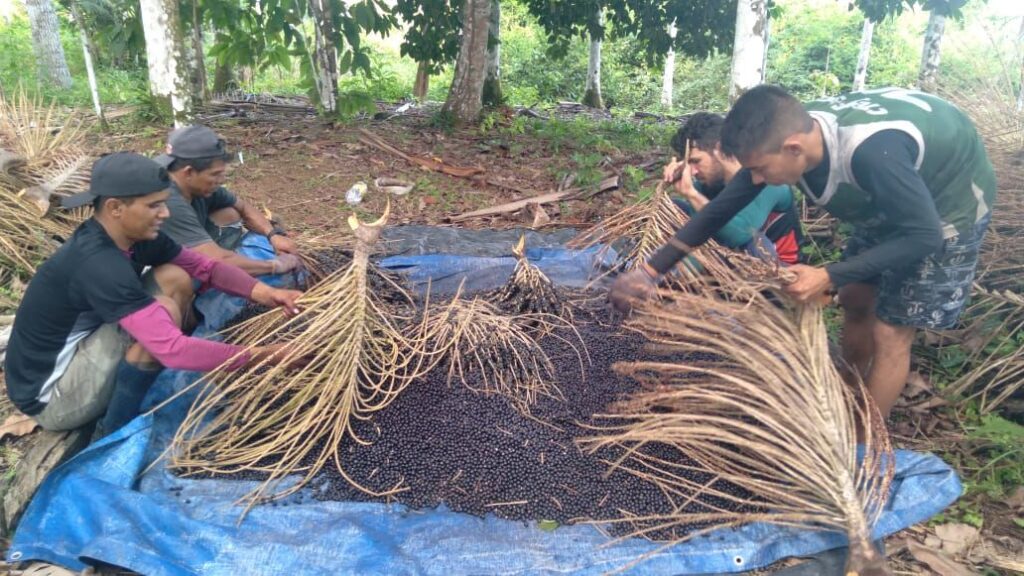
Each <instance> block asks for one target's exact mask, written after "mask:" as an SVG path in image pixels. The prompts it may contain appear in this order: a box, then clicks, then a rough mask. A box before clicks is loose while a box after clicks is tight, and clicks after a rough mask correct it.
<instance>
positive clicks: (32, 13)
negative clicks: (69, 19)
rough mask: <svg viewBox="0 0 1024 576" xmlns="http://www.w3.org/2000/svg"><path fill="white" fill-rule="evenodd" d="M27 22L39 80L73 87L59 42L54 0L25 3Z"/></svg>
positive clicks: (27, 1) (58, 26)
mask: <svg viewBox="0 0 1024 576" xmlns="http://www.w3.org/2000/svg"><path fill="white" fill-rule="evenodd" d="M25 9H26V11H27V12H28V22H29V25H30V26H31V27H32V48H33V50H34V51H35V53H36V65H37V66H38V68H39V76H40V79H43V78H45V79H46V81H47V82H49V83H50V84H53V85H54V86H57V87H58V88H71V72H69V71H68V62H67V60H66V59H65V58H64V46H63V45H62V44H61V43H60V20H58V19H57V11H56V10H55V9H54V7H53V0H25Z"/></svg>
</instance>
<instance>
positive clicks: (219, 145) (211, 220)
mask: <svg viewBox="0 0 1024 576" xmlns="http://www.w3.org/2000/svg"><path fill="white" fill-rule="evenodd" d="M230 158H231V157H230V155H229V154H228V152H227V148H226V147H225V144H224V140H223V139H222V138H220V137H219V136H217V134H216V133H215V132H214V131H213V130H211V129H209V128H207V127H206V126H200V125H194V126H186V127H184V128H179V129H177V130H175V131H174V132H172V133H171V136H170V138H169V139H168V143H167V153H166V154H161V155H160V156H157V157H156V158H155V160H156V161H157V163H159V164H161V165H162V166H164V167H166V168H167V171H168V172H169V173H170V176H171V181H172V183H171V196H170V197H169V198H168V199H167V209H168V210H170V213H171V216H170V218H168V219H167V221H166V222H165V223H164V226H163V230H164V232H165V233H167V235H168V236H170V237H171V238H172V239H173V240H175V241H176V242H178V243H179V244H181V245H182V246H186V247H188V248H191V249H193V250H195V251H196V252H199V253H201V254H204V255H206V256H208V257H210V258H213V259H214V260H222V261H224V262H228V263H230V264H234V265H235V266H238V267H239V268H241V269H242V270H245V271H246V272H248V273H249V274H252V275H254V276H257V275H260V274H280V273H282V272H289V271H292V270H294V269H295V268H297V267H298V266H299V265H300V261H299V258H298V255H297V252H298V250H297V248H296V246H295V242H294V241H292V240H291V239H290V238H288V236H287V233H286V232H285V231H284V230H283V229H281V228H280V227H277V226H274V225H273V224H271V223H270V222H269V221H268V220H267V219H266V218H265V217H264V216H263V214H261V213H260V211H259V210H257V209H256V207H255V206H252V205H250V204H249V203H247V202H246V201H245V200H242V199H241V198H238V197H237V196H235V195H234V194H232V193H231V192H228V190H227V189H226V188H224V177H225V173H226V172H227V163H228V161H229V160H230ZM243 224H244V225H245V228H246V229H248V230H250V231H252V232H255V233H257V234H262V235H264V236H266V237H267V238H268V239H269V241H270V245H271V246H272V247H273V248H274V251H275V252H276V254H277V255H276V257H274V258H273V259H271V260H255V259H252V258H246V257H245V256H242V255H241V254H238V253H236V252H234V250H235V249H236V248H238V245H239V243H240V242H241V240H242V235H243V234H244V232H243V230H242V225H243Z"/></svg>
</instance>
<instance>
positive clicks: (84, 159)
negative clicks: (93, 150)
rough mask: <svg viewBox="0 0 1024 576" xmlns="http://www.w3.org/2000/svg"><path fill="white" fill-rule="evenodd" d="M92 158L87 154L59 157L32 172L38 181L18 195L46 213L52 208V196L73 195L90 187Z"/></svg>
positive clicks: (42, 212)
mask: <svg viewBox="0 0 1024 576" xmlns="http://www.w3.org/2000/svg"><path fill="white" fill-rule="evenodd" d="M90 160H91V159H90V158H89V157H88V156H86V155H84V154H83V155H74V156H72V155H67V156H64V157H58V158H55V159H54V160H52V161H51V162H49V163H48V164H46V165H42V166H39V167H38V168H36V170H34V171H33V172H32V173H30V175H29V176H30V177H31V178H32V179H33V180H34V181H35V182H36V184H35V185H33V186H28V187H26V188H23V189H22V190H20V191H19V192H18V196H20V197H22V198H24V199H26V200H28V201H30V202H32V203H33V204H34V205H35V206H36V208H37V209H38V210H39V215H40V216H42V215H45V214H46V213H47V211H49V210H50V198H51V197H52V196H55V195H56V196H71V195H72V194H77V193H79V192H84V191H85V190H87V189H88V188H89V166H90V164H91V162H90Z"/></svg>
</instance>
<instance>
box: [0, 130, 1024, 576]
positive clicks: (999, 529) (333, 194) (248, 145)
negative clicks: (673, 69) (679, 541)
mask: <svg viewBox="0 0 1024 576" xmlns="http://www.w3.org/2000/svg"><path fill="white" fill-rule="evenodd" d="M501 122H506V123H510V122H512V118H511V115H510V116H508V117H506V118H504V119H500V120H499V124H501ZM212 125H213V127H214V128H215V129H216V130H217V131H218V132H219V133H220V134H221V135H222V136H223V137H225V138H226V139H227V141H228V145H229V148H230V149H231V150H233V151H236V152H241V155H242V156H241V159H240V160H237V161H236V162H234V163H233V164H232V167H231V173H230V175H229V180H228V184H227V186H228V188H229V189H231V190H232V191H234V192H235V193H237V194H239V195H240V196H241V197H243V198H245V199H246V200H247V201H250V202H254V203H255V204H256V205H257V206H260V207H261V208H264V209H266V210H268V211H270V212H271V213H272V214H273V216H274V218H276V219H279V220H280V221H281V222H282V223H283V224H284V225H285V226H286V227H287V228H289V229H290V230H292V231H294V232H296V233H298V234H299V235H300V237H302V238H319V239H323V240H328V241H330V240H333V239H338V238H342V237H344V236H346V235H347V234H348V227H347V224H346V223H345V219H346V218H347V217H348V215H349V214H350V213H351V210H352V208H351V207H350V206H349V205H347V204H346V203H345V192H346V190H348V188H349V187H350V186H351V185H352V184H354V183H355V182H358V181H363V182H366V183H367V184H371V186H370V189H369V191H368V192H367V194H366V197H365V199H364V201H363V202H362V203H361V204H360V205H359V206H358V207H356V209H355V210H356V212H357V213H360V214H361V215H362V216H364V217H367V218H373V217H375V216H376V215H377V214H379V213H380V212H381V211H382V209H383V205H384V203H385V201H386V198H385V194H384V193H382V192H379V191H377V190H375V189H374V188H373V186H372V182H373V180H374V179H375V178H379V177H390V178H398V179H402V180H406V181H409V182H411V183H414V184H415V188H414V189H413V190H412V191H411V192H410V193H409V194H407V195H405V196H402V197H393V198H391V201H392V216H391V219H390V222H389V223H390V224H392V225H395V224H410V223H415V224H432V225H441V226H446V225H452V224H450V219H451V218H452V217H453V216H455V215H458V214H461V213H464V212H467V211H471V210H476V209H480V208H484V207H488V206H493V205H497V204H501V203H503V202H508V201H511V200H515V199H520V198H523V197H527V196H533V195H538V194H544V193H548V192H553V191H556V190H558V189H559V187H560V185H563V184H564V183H565V182H566V177H567V176H569V175H572V174H574V173H577V174H578V173H579V172H580V171H582V170H584V169H586V170H593V168H594V167H593V166H580V165H579V162H577V161H576V160H575V159H574V158H578V156H574V154H573V153H574V152H575V153H586V154H590V155H591V157H592V155H593V152H594V151H592V150H578V149H573V148H571V147H570V148H566V147H565V145H564V143H553V142H552V141H549V140H544V139H538V138H533V137H531V136H529V135H526V134H512V135H510V133H509V132H508V131H502V130H500V129H496V130H491V131H488V132H482V131H481V130H479V129H472V130H461V131H454V132H447V131H445V130H443V129H441V128H438V127H435V126H433V125H432V119H431V115H430V114H428V113H412V114H408V115H405V116H401V117H397V118H392V119H390V120H383V121H381V120H372V119H364V120H360V121H355V122H351V123H346V124H337V125H333V124H330V123H326V122H324V121H323V120H321V119H318V118H315V117H308V116H288V117H274V118H263V119H254V118H243V119H229V120H224V121H218V122H216V123H213V124H212ZM360 130H367V131H369V132H370V133H372V134H373V135H375V136H376V137H378V138H379V139H381V140H383V141H385V142H386V143H387V144H389V145H390V146H393V147H394V148H396V149H398V150H400V151H401V152H403V153H405V154H407V155H410V156H416V157H419V158H422V159H427V160H432V161H434V162H441V163H443V164H445V165H447V166H450V167H457V168H477V169H479V170H480V172H479V174H477V175H475V176H474V177H470V178H461V177H454V176H450V175H447V174H443V173H440V172H436V171H431V170H428V169H424V168H422V167H420V166H418V165H417V164H414V163H411V162H409V161H407V160H405V159H402V158H400V157H398V156H396V155H395V154H393V153H388V152H384V151H381V150H380V149H378V148H376V147H374V146H371V145H368V144H366V143H364V142H363V141H361V140H360V138H361V136H362V133H361V132H360ZM165 138H166V131H165V130H163V129H156V128H143V129H139V128H137V127H131V128H130V129H129V128H127V127H125V128H123V129H122V131H121V132H116V131H115V133H113V134H107V135H102V136H98V137H97V138H96V139H95V142H94V143H93V146H95V152H96V153H97V154H101V153H105V152H112V151H116V150H128V149H130V150H135V151H139V152H142V153H146V154H155V153H158V152H160V151H161V150H162V149H163V145H164V141H165ZM666 155H667V143H665V144H662V145H661V146H660V147H658V146H651V147H650V148H649V149H647V150H641V151H636V150H632V151H622V150H620V151H609V152H607V153H605V154H602V158H601V159H600V161H599V162H598V163H597V169H598V170H599V171H600V172H601V175H602V176H610V175H617V174H618V175H621V174H622V173H623V171H624V170H626V169H627V167H629V166H632V167H634V168H633V170H634V172H633V173H634V174H636V173H638V172H640V171H641V170H642V173H643V174H646V178H647V179H648V180H649V181H652V182H653V181H654V179H656V178H657V177H658V172H659V171H660V166H661V163H662V162H663V161H664V159H665V158H666ZM637 168H639V170H637ZM635 193H636V190H635V189H634V190H628V189H626V188H620V189H618V190H613V191H608V192H605V193H603V194H600V195H597V196H595V197H593V198H591V199H588V200H581V201H573V202H564V203H560V204H551V205H545V206H544V208H545V213H546V214H547V216H549V217H550V218H551V222H550V223H549V224H547V226H580V225H585V224H587V223H590V222H594V221H596V220H597V219H599V218H600V217H601V216H603V215H606V214H610V213H613V212H615V211H617V210H619V209H621V208H622V206H623V205H625V203H627V202H630V201H633V200H634V199H635ZM532 220H533V215H532V214H523V213H517V214H509V215H503V216H496V217H489V218H484V219H475V220H469V221H466V222H463V223H459V224H458V225H459V226H464V227H493V228H510V227H517V226H523V225H524V222H530V221H532ZM2 377H3V375H2V371H0V379H2ZM12 409H13V408H12V406H11V405H10V403H9V402H8V401H7V399H6V395H4V398H3V399H2V400H0V421H2V420H3V419H4V418H6V417H7V415H8V414H9V413H10V412H11V411H12ZM929 416H931V415H930V414H929ZM915 418H916V424H915ZM896 420H897V424H896V426H894V430H893V432H894V437H895V441H896V443H897V444H898V445H899V446H900V447H907V448H913V449H916V450H925V451H927V450H936V449H938V451H940V452H942V451H948V450H950V449H951V447H952V446H956V443H957V442H958V441H961V440H963V435H962V433H961V431H960V430H959V429H958V427H957V423H956V422H955V421H950V420H948V419H947V420H944V421H941V422H938V423H937V424H926V425H925V426H924V428H927V430H928V431H927V433H925V432H924V431H922V430H923V428H922V424H921V420H922V418H921V417H920V415H919V414H918V415H916V416H915V414H913V413H910V412H907V413H906V414H905V415H903V416H898V417H897V418H896ZM908 423H909V424H908ZM32 437H33V435H29V436H26V437H23V438H6V439H3V440H2V441H0V479H2V480H3V481H5V482H6V481H8V480H9V479H10V477H11V475H12V467H13V465H14V464H16V462H17V461H18V459H19V457H20V455H21V454H23V453H24V451H25V450H27V449H28V448H29V447H30V445H31V442H32ZM4 485H6V483H5V484H4ZM1022 499H1024V495H1022ZM1022 507H1024V502H985V503H984V504H983V509H984V510H985V515H984V516H985V517H984V526H983V528H982V530H981V532H980V534H978V535H973V536H972V535H971V534H970V533H968V534H967V535H966V536H963V539H964V541H965V542H966V543H965V544H964V546H962V547H960V548H959V549H956V551H955V552H952V553H950V554H948V556H949V557H955V558H957V560H956V561H954V560H950V562H954V564H953V568H950V567H949V566H948V565H940V564H939V563H933V562H938V561H935V560H933V561H932V562H928V560H927V559H926V558H925V559H923V558H922V553H921V552H920V549H919V546H925V547H927V548H930V549H938V548H942V549H943V550H945V551H946V552H950V551H951V550H953V549H955V548H957V546H958V544H951V545H949V546H947V545H946V543H945V542H944V541H941V540H940V541H939V542H938V543H936V538H937V537H936V527H935V526H932V525H930V524H922V525H918V526H915V527H912V528H910V529H908V530H905V531H903V532H901V533H900V534H897V535H895V536H893V537H891V538H889V539H888V540H887V552H888V555H889V557H890V559H891V562H892V565H893V569H894V570H895V571H896V572H895V573H898V574H930V573H931V574H940V575H941V576H947V575H953V574H959V573H963V574H969V573H972V572H970V571H966V572H955V571H953V570H954V569H961V568H962V569H963V570H970V569H983V570H989V571H988V572H984V573H988V574H1013V573H1024V572H1019V571H1014V570H1011V569H1009V568H1008V567H1007V566H1012V565H1011V564H1005V565H1003V566H1001V567H1000V566H999V562H1000V561H1002V560H1005V559H1017V560H1020V559H1021V558H1024V529H1022V528H1021V527H1020V526H1019V525H1017V524H1015V523H1014V521H1013V519H1014V517H1015V514H1019V513H1020V511H1021V509H1022ZM8 537H9V535H8ZM957 537H959V536H957ZM967 540H969V542H967ZM2 544H4V542H2V541H0V545H2ZM992 559H995V560H994V561H993V560H992ZM1001 559H1002V560H1001ZM792 563H793V562H792V561H789V562H786V563H785V564H792ZM968 567H972V568H968ZM1016 567H1017V570H1021V567H1020V565H1016ZM3 569H4V566H3V565H2V564H0V572H2V570H3Z"/></svg>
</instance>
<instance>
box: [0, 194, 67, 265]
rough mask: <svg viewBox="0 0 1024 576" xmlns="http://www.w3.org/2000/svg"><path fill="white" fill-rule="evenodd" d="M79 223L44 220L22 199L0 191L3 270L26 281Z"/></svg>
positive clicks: (0, 238)
mask: <svg viewBox="0 0 1024 576" xmlns="http://www.w3.org/2000/svg"><path fill="white" fill-rule="evenodd" d="M75 226H77V223H76V222H74V221H73V220H71V219H70V218H67V217H42V216H40V215H39V214H38V212H36V210H35V209H34V208H33V207H32V206H31V205H30V204H28V203H27V202H25V201H24V200H23V199H21V198H18V197H17V196H16V195H15V194H13V193H11V192H10V191H8V190H4V189H3V188H0V266H2V267H4V268H8V269H10V270H12V271H14V270H17V271H20V273H21V275H22V276H23V277H24V278H27V277H28V276H31V275H32V274H35V271H36V266H38V265H39V263H40V262H42V261H43V260H45V259H46V258H47V257H49V256H50V254H52V253H53V251H54V250H56V249H57V248H58V247H59V246H60V241H62V240H64V239H67V238H68V237H69V236H70V235H71V233H72V232H74V227H75Z"/></svg>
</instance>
